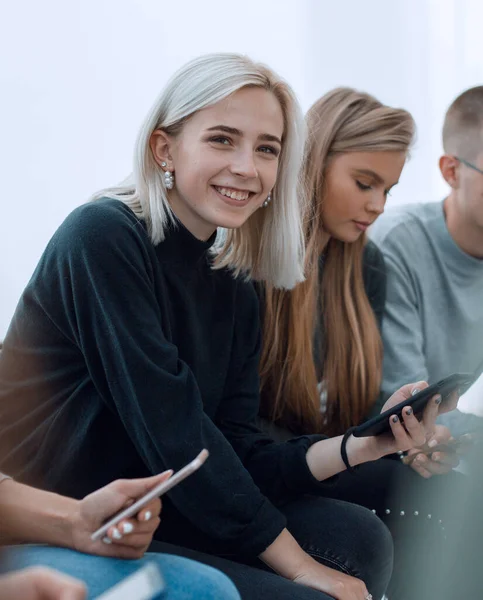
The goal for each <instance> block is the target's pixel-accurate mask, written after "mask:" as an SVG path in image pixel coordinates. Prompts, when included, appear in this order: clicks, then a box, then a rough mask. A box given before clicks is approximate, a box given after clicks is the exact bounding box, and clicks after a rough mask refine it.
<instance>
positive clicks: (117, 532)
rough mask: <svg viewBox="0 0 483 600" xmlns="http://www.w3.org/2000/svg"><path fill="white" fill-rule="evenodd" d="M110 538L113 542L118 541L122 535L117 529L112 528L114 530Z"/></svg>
mask: <svg viewBox="0 0 483 600" xmlns="http://www.w3.org/2000/svg"><path fill="white" fill-rule="evenodd" d="M112 537H113V538H114V539H115V540H120V539H121V538H122V533H121V532H120V531H119V529H118V528H117V527H114V529H113V530H112Z"/></svg>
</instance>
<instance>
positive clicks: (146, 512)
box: [137, 498, 162, 523]
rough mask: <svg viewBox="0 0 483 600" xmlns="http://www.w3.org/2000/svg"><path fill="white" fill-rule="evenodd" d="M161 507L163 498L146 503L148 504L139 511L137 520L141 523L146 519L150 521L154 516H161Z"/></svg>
mask: <svg viewBox="0 0 483 600" xmlns="http://www.w3.org/2000/svg"><path fill="white" fill-rule="evenodd" d="M161 509H162V503H161V499H160V498H156V499H155V500H152V501H151V502H150V503H149V504H146V506H145V507H144V508H143V509H142V510H141V511H139V512H138V514H137V520H138V521H139V522H140V523H144V522H146V521H149V520H150V519H152V518H153V517H159V515H160V514H161Z"/></svg>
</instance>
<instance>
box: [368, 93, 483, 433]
mask: <svg viewBox="0 0 483 600" xmlns="http://www.w3.org/2000/svg"><path fill="white" fill-rule="evenodd" d="M443 148H444V154H443V156H441V158H440V159H439V167H440V170H441V174H442V176H443V178H444V180H445V181H446V182H447V183H448V185H449V186H450V192H449V194H448V196H447V197H446V198H445V199H444V200H443V201H440V202H431V203H427V204H408V205H407V206H401V207H394V208H392V209H390V210H388V211H387V212H386V214H385V215H384V216H382V217H381V218H380V219H379V220H378V221H377V223H376V224H375V225H374V227H373V228H372V230H371V233H370V235H371V238H372V239H373V240H374V242H375V243H376V244H377V245H378V247H379V248H380V249H381V250H382V252H383V254H384V259H385V263H386V269H387V301H386V308H385V311H384V321H383V329H382V337H383V342H384V367H383V380H382V388H381V397H380V399H379V402H378V404H377V408H376V410H380V408H381V406H382V404H383V403H384V402H385V400H386V399H387V398H388V397H389V396H390V395H391V393H392V391H393V390H394V389H397V388H398V387H399V386H400V385H401V382H404V381H413V380H414V379H424V380H425V381H429V383H436V382H437V381H439V380H441V379H443V378H444V377H447V376H448V375H451V374H452V373H458V372H463V373H475V374H476V375H480V373H481V372H482V371H483V344H482V339H483V301H482V298H483V86H478V87H474V88H471V89H469V90H466V91H465V92H463V93H462V94H461V95H460V96H458V97H457V98H456V100H455V101H454V102H453V103H452V104H451V106H450V107H449V109H448V111H447V113H446V116H445V120H444V125H443ZM442 422H444V423H445V424H447V425H449V426H450V427H451V430H452V433H453V435H459V434H463V433H467V432H468V431H471V430H475V429H479V428H481V427H482V426H483V419H481V418H479V417H476V416H474V415H467V414H463V413H461V412H459V411H457V412H455V413H453V414H451V415H446V416H445V417H443V419H442Z"/></svg>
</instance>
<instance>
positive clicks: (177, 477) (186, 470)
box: [91, 449, 209, 542]
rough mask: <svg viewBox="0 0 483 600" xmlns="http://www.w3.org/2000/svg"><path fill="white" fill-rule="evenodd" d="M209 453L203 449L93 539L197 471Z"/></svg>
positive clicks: (116, 517)
mask: <svg viewBox="0 0 483 600" xmlns="http://www.w3.org/2000/svg"><path fill="white" fill-rule="evenodd" d="M208 455H209V453H208V450H206V449H205V450H202V451H201V452H200V453H199V454H198V456H197V457H196V458H195V459H194V460H192V461H191V462H190V463H188V464H187V465H186V466H185V467H183V468H182V469H180V470H179V471H178V472H177V473H175V474H174V475H171V477H170V478H169V479H168V480H167V481H163V482H162V483H160V484H159V485H157V486H156V487H154V488H153V489H152V490H151V491H150V492H148V493H147V494H145V495H144V496H143V497H142V498H139V500H136V502H135V503H134V504H131V506H128V507H127V508H126V509H124V510H123V511H121V512H120V513H118V514H117V515H115V516H114V517H112V519H110V520H109V521H108V522H107V523H105V524H104V525H103V526H102V527H100V528H99V529H98V530H97V531H95V532H94V533H93V534H92V535H91V540H92V541H93V542H95V541H96V540H99V539H100V538H102V537H104V536H105V535H106V534H107V532H108V531H109V529H110V528H111V527H114V525H117V524H118V523H119V522H120V521H122V520H123V519H128V518H129V517H132V516H133V515H135V514H136V513H138V512H139V511H140V510H141V509H142V508H143V507H144V506H146V504H148V502H150V501H151V500H153V499H154V498H157V497H159V496H162V495H163V494H165V493H166V492H167V491H169V490H170V489H172V488H174V486H175V485H178V483H180V482H181V481H183V479H186V477H188V476H189V475H191V474H192V473H194V472H195V471H197V470H198V469H199V468H200V467H201V465H202V464H203V463H204V462H205V460H206V459H207V458H208Z"/></svg>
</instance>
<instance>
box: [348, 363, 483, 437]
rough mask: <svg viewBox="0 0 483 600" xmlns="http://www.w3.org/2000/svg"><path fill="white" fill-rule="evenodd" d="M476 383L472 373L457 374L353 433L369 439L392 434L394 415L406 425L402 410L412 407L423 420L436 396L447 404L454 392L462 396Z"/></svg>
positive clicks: (378, 416)
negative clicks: (373, 436)
mask: <svg viewBox="0 0 483 600" xmlns="http://www.w3.org/2000/svg"><path fill="white" fill-rule="evenodd" d="M474 381H475V376H474V375H472V374H470V373H455V374H454V375H450V376H449V377H446V378H445V379H442V380H441V381H439V382H438V383H435V384H433V385H430V386H429V387H427V388H426V389H424V390H421V391H420V392H418V393H417V394H415V395H414V396H412V398H408V399H407V400H404V402H400V403H399V404H396V406H393V407H392V408H391V409H390V410H386V411H384V412H383V413H381V414H380V415H377V417H374V418H373V419H370V420H369V421H366V422H365V423H362V425H359V426H358V427H356V429H355V430H354V432H353V435H354V436H355V437H369V436H372V435H381V433H390V432H391V426H390V425H389V418H390V417H391V416H392V415H397V416H398V417H399V419H400V420H401V422H403V423H404V420H403V417H402V409H403V408H404V407H406V406H410V407H411V408H412V409H413V411H414V415H415V416H416V417H417V418H418V419H419V420H421V419H422V418H423V412H424V409H425V408H426V404H427V403H428V401H429V400H431V398H432V397H433V396H435V395H436V394H441V399H442V403H443V402H445V401H446V400H447V399H448V398H449V396H450V395H451V394H452V393H453V392H454V391H458V394H459V395H460V396H461V395H462V394H464V393H465V392H466V390H467V389H468V388H469V387H470V386H471V385H472V384H473V382H474Z"/></svg>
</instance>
